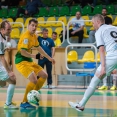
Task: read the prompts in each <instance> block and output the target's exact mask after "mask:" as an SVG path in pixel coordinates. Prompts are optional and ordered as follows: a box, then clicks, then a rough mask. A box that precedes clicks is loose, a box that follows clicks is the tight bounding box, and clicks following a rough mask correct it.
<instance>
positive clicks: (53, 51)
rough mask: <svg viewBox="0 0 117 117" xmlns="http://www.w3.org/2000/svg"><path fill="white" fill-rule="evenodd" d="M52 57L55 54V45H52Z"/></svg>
mask: <svg viewBox="0 0 117 117" xmlns="http://www.w3.org/2000/svg"><path fill="white" fill-rule="evenodd" d="M51 50H52V58H54V55H55V47H52V49H51Z"/></svg>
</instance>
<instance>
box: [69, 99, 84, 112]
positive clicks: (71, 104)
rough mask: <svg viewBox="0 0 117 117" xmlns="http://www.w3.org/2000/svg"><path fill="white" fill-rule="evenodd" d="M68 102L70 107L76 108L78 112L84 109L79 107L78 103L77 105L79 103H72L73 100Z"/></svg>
mask: <svg viewBox="0 0 117 117" xmlns="http://www.w3.org/2000/svg"><path fill="white" fill-rule="evenodd" d="M68 104H69V105H70V106H71V107H72V108H74V109H75V110H77V111H79V112H82V111H84V107H81V106H80V105H79V103H74V102H70V101H69V102H68Z"/></svg>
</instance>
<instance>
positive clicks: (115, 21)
mask: <svg viewBox="0 0 117 117" xmlns="http://www.w3.org/2000/svg"><path fill="white" fill-rule="evenodd" d="M113 25H114V26H117V16H116V18H115V20H114V22H113Z"/></svg>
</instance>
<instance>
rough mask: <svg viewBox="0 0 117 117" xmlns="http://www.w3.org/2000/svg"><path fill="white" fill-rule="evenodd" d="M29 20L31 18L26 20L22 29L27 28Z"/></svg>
mask: <svg viewBox="0 0 117 117" xmlns="http://www.w3.org/2000/svg"><path fill="white" fill-rule="evenodd" d="M30 19H32V18H31V17H29V18H27V19H26V21H25V23H24V27H25V28H26V27H27V25H28V23H29V20H30Z"/></svg>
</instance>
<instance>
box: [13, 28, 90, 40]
mask: <svg viewBox="0 0 117 117" xmlns="http://www.w3.org/2000/svg"><path fill="white" fill-rule="evenodd" d="M47 29H48V36H49V37H51V36H52V32H53V31H55V32H57V34H58V37H59V34H60V33H61V31H62V30H63V28H62V27H57V28H55V30H53V29H52V28H47ZM26 30H27V28H24V32H25V31H26ZM37 31H41V28H37ZM22 33H23V31H20V29H19V28H13V29H12V31H11V38H12V39H19V38H20V36H21V34H22ZM83 36H84V38H88V37H89V36H88V34H87V29H86V27H84V35H83Z"/></svg>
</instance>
